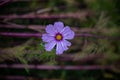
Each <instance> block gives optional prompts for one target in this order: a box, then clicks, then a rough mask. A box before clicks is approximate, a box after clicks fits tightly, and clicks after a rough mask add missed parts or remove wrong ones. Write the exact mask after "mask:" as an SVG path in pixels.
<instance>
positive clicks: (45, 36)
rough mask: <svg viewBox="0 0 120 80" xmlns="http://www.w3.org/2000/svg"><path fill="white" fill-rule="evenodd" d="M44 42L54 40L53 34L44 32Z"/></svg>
mask: <svg viewBox="0 0 120 80" xmlns="http://www.w3.org/2000/svg"><path fill="white" fill-rule="evenodd" d="M42 40H43V42H50V41H53V40H54V37H53V36H50V35H49V34H43V35H42Z"/></svg>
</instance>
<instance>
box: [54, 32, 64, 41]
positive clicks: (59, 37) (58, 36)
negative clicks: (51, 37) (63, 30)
mask: <svg viewBox="0 0 120 80" xmlns="http://www.w3.org/2000/svg"><path fill="white" fill-rule="evenodd" d="M62 38H63V36H62V35H61V34H60V33H58V34H56V36H55V39H56V40H57V41H60V40H62Z"/></svg>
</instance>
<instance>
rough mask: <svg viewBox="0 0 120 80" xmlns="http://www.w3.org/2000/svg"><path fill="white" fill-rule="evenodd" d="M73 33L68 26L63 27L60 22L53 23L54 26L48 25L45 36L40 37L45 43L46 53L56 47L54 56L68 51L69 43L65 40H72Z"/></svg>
mask: <svg viewBox="0 0 120 80" xmlns="http://www.w3.org/2000/svg"><path fill="white" fill-rule="evenodd" d="M74 35H75V33H74V32H73V31H72V30H71V29H70V27H69V26H65V27H64V24H63V23H62V22H55V23H54V25H52V24H49V25H47V27H46V34H43V35H42V40H43V42H46V44H45V49H46V51H51V50H52V49H53V48H54V47H56V54H57V55H60V54H62V53H63V51H66V50H68V46H71V43H70V42H69V41H67V40H71V39H73V38H74Z"/></svg>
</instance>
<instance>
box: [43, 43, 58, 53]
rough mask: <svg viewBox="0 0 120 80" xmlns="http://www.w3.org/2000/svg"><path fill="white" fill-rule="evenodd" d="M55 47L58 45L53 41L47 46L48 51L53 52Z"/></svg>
mask: <svg viewBox="0 0 120 80" xmlns="http://www.w3.org/2000/svg"><path fill="white" fill-rule="evenodd" d="M55 45H56V41H51V42H49V43H47V44H45V49H46V51H51V50H52V49H53V47H54V46H55Z"/></svg>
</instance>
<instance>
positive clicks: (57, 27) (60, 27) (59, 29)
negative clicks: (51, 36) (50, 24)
mask: <svg viewBox="0 0 120 80" xmlns="http://www.w3.org/2000/svg"><path fill="white" fill-rule="evenodd" d="M54 27H55V28H56V30H57V31H58V32H61V31H62V30H63V27H64V24H63V22H55V23H54Z"/></svg>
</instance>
